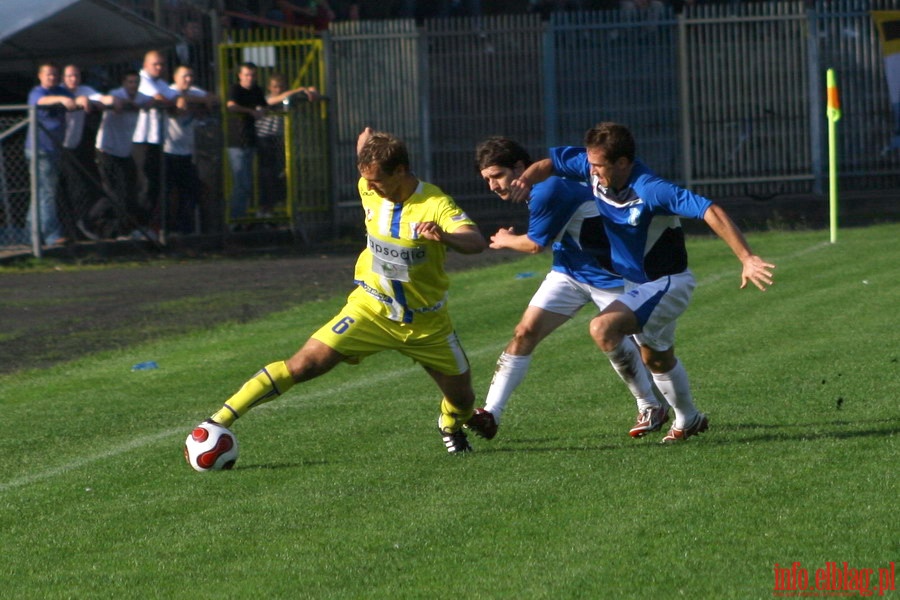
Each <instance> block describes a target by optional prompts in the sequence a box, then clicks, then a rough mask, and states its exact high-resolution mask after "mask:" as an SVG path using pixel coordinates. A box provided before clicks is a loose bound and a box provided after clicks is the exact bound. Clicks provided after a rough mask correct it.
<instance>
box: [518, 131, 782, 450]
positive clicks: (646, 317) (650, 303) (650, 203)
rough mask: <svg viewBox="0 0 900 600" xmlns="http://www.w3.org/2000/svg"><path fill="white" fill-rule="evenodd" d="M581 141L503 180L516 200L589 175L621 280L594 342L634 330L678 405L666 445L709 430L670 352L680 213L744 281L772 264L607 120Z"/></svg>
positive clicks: (680, 271)
mask: <svg viewBox="0 0 900 600" xmlns="http://www.w3.org/2000/svg"><path fill="white" fill-rule="evenodd" d="M584 146H585V147H583V148H578V147H571V146H569V147H562V148H552V149H551V150H550V158H549V159H545V160H542V161H539V162H536V163H534V164H533V165H532V166H531V167H529V168H528V169H526V170H525V171H524V172H523V173H522V175H521V176H520V177H519V178H518V179H517V180H516V181H514V182H512V183H511V184H510V186H511V188H512V190H513V193H512V199H513V200H514V201H522V200H524V199H525V198H527V196H528V193H529V191H530V190H531V186H532V185H534V184H536V183H538V182H541V181H544V180H545V179H547V178H548V177H550V176H551V175H554V174H556V175H561V176H566V177H573V178H578V179H580V180H582V181H587V182H590V185H591V189H592V190H593V194H594V197H595V199H596V203H597V208H598V210H599V211H600V214H601V215H602V216H603V218H604V224H605V228H606V232H607V234H608V236H609V241H610V250H611V252H610V255H611V261H612V269H613V270H614V271H615V272H616V273H619V274H621V275H622V277H623V279H624V280H625V293H624V294H623V295H621V296H619V297H618V298H617V299H616V301H615V302H613V303H612V304H610V305H609V306H608V307H607V308H606V309H605V310H603V312H601V313H600V315H599V316H597V317H596V318H595V319H594V320H593V321H591V328H590V329H591V336H592V337H593V338H594V341H595V342H596V343H597V345H598V346H599V347H600V349H601V350H603V351H604V352H606V353H607V354H609V353H615V352H618V351H619V350H620V348H621V345H622V344H623V342H624V340H625V339H626V337H627V336H629V335H634V337H635V339H636V340H637V342H638V344H640V346H641V354H642V356H643V359H644V362H645V363H646V365H647V367H649V369H650V372H651V373H652V376H653V381H654V383H655V384H656V387H657V388H658V389H659V391H660V392H662V393H663V395H664V396H665V397H666V400H667V401H668V402H669V404H670V405H671V406H672V408H673V409H674V412H675V422H674V423H673V424H672V427H671V429H670V430H669V432H668V433H667V434H666V436H665V437H664V438H663V440H662V441H663V443H670V442H679V441H683V440H686V439H687V438H689V437H691V436H693V435H696V434H698V433H701V432H703V431H706V429H707V428H708V427H709V419H708V417H707V416H706V415H705V414H704V413H702V412H700V411H699V410H697V408H696V407H695V406H694V402H693V397H692V394H691V388H690V382H689V381H688V376H687V372H686V371H685V369H684V366H683V365H682V364H681V362H680V361H678V359H677V358H676V357H675V326H676V321H677V319H678V317H679V316H680V315H681V313H683V312H684V310H685V309H686V308H687V305H688V303H689V302H690V299H691V295H692V293H693V289H694V285H695V281H694V276H693V274H692V273H691V272H690V270H689V269H688V264H687V251H686V249H685V244H684V232H683V230H682V229H681V223H680V221H679V220H678V217H679V216H680V217H686V218H692V219H702V220H703V221H705V222H706V223H707V225H709V227H710V228H711V229H712V230H713V231H714V232H715V233H716V234H717V235H718V236H719V237H720V238H722V239H723V240H724V241H725V243H726V244H728V246H729V247H730V248H731V250H732V251H733V252H734V253H735V255H736V256H737V257H738V259H739V260H740V261H741V265H742V271H741V288H742V289H743V288H744V287H746V286H747V283H748V282H750V283H753V284H754V285H755V286H756V287H758V288H759V289H760V290H762V291H765V290H766V287H767V286H769V285H772V269H773V268H774V267H775V265H773V264H771V263H768V262H765V261H764V260H763V259H761V258H760V257H759V256H757V255H755V254H754V253H753V252H752V250H751V249H750V246H749V245H748V244H747V241H746V240H745V239H744V236H743V234H742V233H741V231H740V229H738V227H737V226H736V225H735V224H734V222H733V221H732V220H731V218H730V217H729V216H728V214H727V213H726V212H725V211H724V210H723V209H722V208H721V207H720V206H718V205H716V204H714V203H712V202H711V201H710V200H708V199H707V198H704V197H703V196H699V195H697V194H694V193H693V192H690V191H688V190H686V189H683V188H680V187H678V186H676V185H674V184H672V183H670V182H668V181H666V180H664V179H662V178H660V177H658V176H657V175H655V174H654V173H653V172H652V171H650V169H649V168H648V167H647V165H645V164H644V163H643V162H641V161H640V160H637V159H636V158H635V142H634V138H633V136H632V134H631V132H630V131H629V130H628V128H626V127H625V126H623V125H620V124H618V123H611V122H604V123H599V124H598V125H596V126H595V127H593V128H591V129H589V130H588V132H587V133H586V134H585V143H584Z"/></svg>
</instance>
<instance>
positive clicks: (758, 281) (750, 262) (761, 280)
mask: <svg viewBox="0 0 900 600" xmlns="http://www.w3.org/2000/svg"><path fill="white" fill-rule="evenodd" d="M742 263H743V265H744V266H743V269H742V270H741V289H744V288H745V287H747V282H748V281H749V282H752V283H753V285H755V286H756V287H758V288H759V289H760V290H761V291H763V292H764V291H766V287H767V286H770V285H772V284H773V281H772V269H774V268H775V265H773V264H772V263H767V262H766V261H764V260H763V259H761V258H760V257H758V256H756V255H755V254H752V255H750V256H748V257H747V258H745V259H744V260H743V261H742Z"/></svg>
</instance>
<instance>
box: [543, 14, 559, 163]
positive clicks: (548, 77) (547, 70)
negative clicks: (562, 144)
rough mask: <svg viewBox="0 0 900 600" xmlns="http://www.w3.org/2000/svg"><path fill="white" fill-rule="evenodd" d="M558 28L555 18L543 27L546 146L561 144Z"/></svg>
mask: <svg viewBox="0 0 900 600" xmlns="http://www.w3.org/2000/svg"><path fill="white" fill-rule="evenodd" d="M555 39H556V30H555V27H553V19H550V20H548V21H546V22H545V23H544V25H543V27H542V35H541V40H542V42H543V53H542V54H543V56H544V60H543V64H542V65H541V71H542V73H543V78H544V81H543V85H542V86H541V87H542V96H543V100H544V102H543V104H544V147H545V148H552V147H554V146H558V145H559V102H558V99H557V95H556V44H555V43H554V41H555Z"/></svg>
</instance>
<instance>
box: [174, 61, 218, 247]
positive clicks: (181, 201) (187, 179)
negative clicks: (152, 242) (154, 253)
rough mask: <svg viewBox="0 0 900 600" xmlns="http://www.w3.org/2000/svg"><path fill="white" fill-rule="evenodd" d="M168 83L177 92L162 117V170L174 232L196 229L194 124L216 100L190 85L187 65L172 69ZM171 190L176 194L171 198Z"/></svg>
mask: <svg viewBox="0 0 900 600" xmlns="http://www.w3.org/2000/svg"><path fill="white" fill-rule="evenodd" d="M172 79H173V82H172V85H171V86H169V87H170V89H171V90H173V91H174V92H175V93H176V94H177V96H176V98H175V106H174V107H173V108H170V109H169V111H168V115H167V118H166V135H165V143H164V144H163V156H164V159H165V167H166V168H165V171H166V195H165V198H166V201H167V203H168V204H167V207H168V208H169V210H168V211H167V213H166V214H167V219H166V220H167V223H168V229H169V230H171V231H172V232H174V233H178V234H191V233H194V232H195V231H196V223H195V218H194V214H195V212H196V207H197V198H198V197H199V196H200V178H199V177H198V175H197V165H196V164H194V125H195V124H196V121H197V120H198V118H203V117H204V116H206V115H208V114H209V111H210V110H212V109H213V106H214V105H215V103H216V102H217V99H216V97H215V95H213V94H210V93H208V92H206V91H204V90H202V89H200V88H198V87H195V86H194V85H193V82H194V70H193V69H192V68H190V67H187V66H184V65H182V66H179V67H178V68H176V69H175V74H174V75H173V78H172ZM172 192H175V193H176V195H175V197H174V198H173V196H172Z"/></svg>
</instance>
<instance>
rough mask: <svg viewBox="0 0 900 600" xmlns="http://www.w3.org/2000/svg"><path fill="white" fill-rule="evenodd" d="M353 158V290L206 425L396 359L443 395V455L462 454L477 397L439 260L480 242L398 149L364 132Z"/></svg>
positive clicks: (393, 141) (473, 249)
mask: <svg viewBox="0 0 900 600" xmlns="http://www.w3.org/2000/svg"><path fill="white" fill-rule="evenodd" d="M356 150H357V167H358V169H359V174H360V180H359V194H360V197H361V198H362V207H363V210H364V211H365V219H366V234H367V244H366V249H365V250H363V252H362V253H361V254H360V255H359V259H358V260H357V262H356V271H355V276H354V279H355V283H356V284H357V287H356V289H355V290H354V291H353V292H352V293H351V294H350V296H349V298H348V299H347V304H346V305H345V306H344V308H342V309H341V310H340V312H338V314H337V315H336V316H335V317H334V318H333V319H332V320H331V321H330V322H328V323H327V324H325V325H324V326H323V327H322V328H321V329H319V330H318V331H316V332H315V333H314V334H313V335H312V336H311V337H310V338H309V340H307V341H306V343H305V344H304V346H303V347H302V348H301V349H300V350H299V351H298V352H297V353H296V354H294V355H293V356H292V357H291V358H289V359H287V360H284V361H278V362H274V363H271V364H269V365H266V366H265V367H264V368H263V369H262V370H261V371H259V372H258V373H257V374H256V375H255V376H254V377H253V378H252V379H250V380H249V381H247V382H246V383H245V384H244V386H243V387H242V388H241V389H240V390H239V391H238V392H237V393H236V394H234V395H233V396H232V397H231V398H229V399H228V400H227V401H226V402H225V404H224V406H223V407H222V408H221V409H220V410H219V411H218V412H216V413H215V414H214V415H213V416H212V417H211V419H210V420H212V421H215V422H216V423H218V424H220V425H223V426H225V427H230V426H231V425H232V423H233V422H234V420H235V419H237V418H238V417H240V416H242V415H243V414H245V413H246V412H247V411H248V410H250V409H251V408H253V407H254V406H257V405H259V404H262V403H264V402H268V401H269V400H273V399H275V398H276V397H278V396H280V395H281V394H284V393H285V392H286V391H287V390H288V389H290V388H291V387H292V386H293V385H294V384H295V383H300V382H303V381H308V380H310V379H313V378H314V377H318V376H319V375H322V374H324V373H327V372H328V371H330V370H331V369H332V368H334V367H335V366H336V365H337V364H339V363H341V362H343V361H347V362H349V363H351V364H353V363H356V362H358V361H359V360H361V359H362V358H365V357H366V356H369V355H370V354H374V353H376V352H380V351H382V350H397V351H398V352H401V353H402V354H405V355H406V356H409V357H410V358H412V359H413V360H415V361H416V362H418V363H419V364H421V365H422V366H423V367H424V368H425V371H426V372H427V373H428V374H429V375H430V376H431V378H432V379H434V381H435V383H437V386H438V388H440V390H441V393H442V394H443V398H442V400H441V405H440V410H441V413H440V416H439V417H438V429H439V431H440V434H441V437H442V439H443V441H444V445H445V446H446V448H447V451H448V452H450V453H457V452H468V451H470V450H471V449H472V448H471V446H470V445H469V442H468V440H467V439H466V434H465V432H464V431H463V429H462V426H463V424H464V423H465V422H466V421H467V420H468V419H469V418H470V417H471V416H472V413H473V412H474V406H475V392H474V391H473V389H472V380H471V376H470V372H469V361H468V359H467V358H466V355H465V353H464V352H463V349H462V346H461V345H460V343H459V340H458V339H457V337H456V333H455V332H454V330H453V325H452V323H451V321H450V315H449V313H448V311H447V288H448V287H449V280H448V277H447V274H446V272H445V271H444V259H445V256H446V252H447V248H448V247H449V248H452V249H454V250H456V251H457V252H460V253H462V254H477V253H479V252H481V251H483V250H484V249H485V248H486V247H487V242H486V241H485V239H484V237H483V236H482V235H481V232H480V231H479V230H478V228H477V227H476V225H475V223H474V222H473V221H472V220H471V219H469V217H468V216H466V214H465V213H464V212H463V211H462V210H461V209H460V208H459V207H458V206H457V205H456V203H455V202H454V201H453V199H452V198H451V197H450V196H448V195H447V194H445V193H444V192H442V191H441V190H440V188H438V187H436V186H434V185H432V184H430V183H426V182H424V181H420V180H419V179H418V178H417V177H416V176H415V174H414V173H413V172H412V171H411V170H410V165H409V153H408V151H407V149H406V146H405V144H404V143H403V142H402V141H401V140H399V139H398V138H396V137H395V136H393V135H391V134H387V133H381V132H375V131H373V130H372V129H370V128H368V127H367V128H366V129H365V131H363V132H362V133H361V134H360V136H359V139H358V140H357V147H356Z"/></svg>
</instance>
